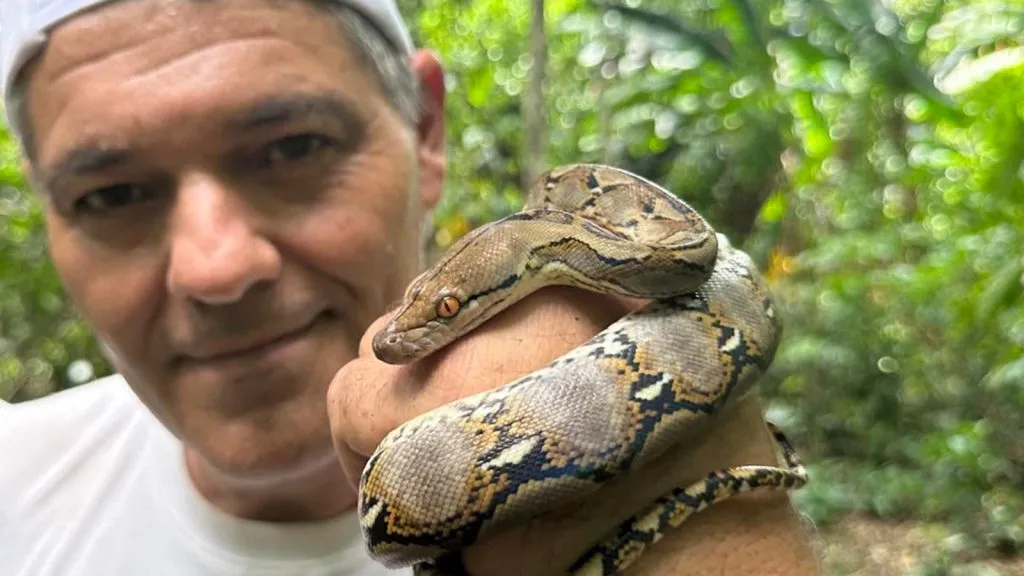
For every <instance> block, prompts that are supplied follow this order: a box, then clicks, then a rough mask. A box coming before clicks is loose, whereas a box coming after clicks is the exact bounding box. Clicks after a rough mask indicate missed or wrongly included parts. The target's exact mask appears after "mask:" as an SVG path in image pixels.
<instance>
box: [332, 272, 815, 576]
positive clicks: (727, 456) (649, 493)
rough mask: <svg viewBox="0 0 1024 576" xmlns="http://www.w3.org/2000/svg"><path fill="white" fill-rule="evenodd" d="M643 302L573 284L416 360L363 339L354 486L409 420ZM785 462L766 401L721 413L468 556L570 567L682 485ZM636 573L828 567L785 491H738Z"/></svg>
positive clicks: (350, 464) (351, 371) (346, 406)
mask: <svg viewBox="0 0 1024 576" xmlns="http://www.w3.org/2000/svg"><path fill="white" fill-rule="evenodd" d="M638 304H639V303H638V302H635V301H627V300H623V299H617V298H610V297H607V296H601V295H597V294H593V293H590V292H583V291H580V290H576V289H568V288H549V289H545V290H542V291H540V292H538V293H537V294H534V295H533V296H530V297H528V298H527V299H525V300H524V301H523V302H521V303H520V304H518V305H516V306H513V307H512V308H511V309H509V310H507V311H506V312H504V313H502V314H501V315H499V316H498V317H496V318H494V319H493V320H492V321H490V322H488V323H487V324H485V325H484V326H482V327H481V328H479V329H477V330H475V331H473V332H472V333H470V334H468V335H467V336H466V337H464V338H462V339H461V340H459V341H457V342H456V343H454V344H452V345H451V346H449V347H448V348H446V349H445V350H443V351H441V352H439V353H438V354H435V355H434V356H431V357H429V358H427V359H425V360H424V361H421V362H418V363H415V364H412V365H410V366H391V365H387V364H384V363H382V362H379V361H378V360H377V359H376V358H375V357H374V356H373V352H372V350H371V349H370V341H371V340H372V337H373V334H374V333H375V332H376V331H377V330H379V329H380V327H381V326H383V325H384V323H385V321H386V318H380V319H378V321H377V322H375V323H374V324H373V325H372V326H371V327H370V329H369V330H367V332H366V334H365V335H364V337H363V341H362V342H361V344H360V356H359V358H357V359H356V360H354V361H353V362H351V363H349V364H348V365H346V366H345V367H344V368H343V369H342V370H341V371H339V373H338V375H337V377H336V378H335V379H334V382H333V383H332V385H331V390H330V398H329V410H330V416H331V421H332V427H333V432H334V438H335V444H336V446H337V448H338V452H339V457H340V458H341V461H342V464H343V466H344V468H345V471H346V474H347V476H348V477H349V479H350V480H351V481H352V482H353V484H354V485H357V484H358V480H359V474H360V472H361V471H362V468H363V466H364V465H365V463H366V459H367V457H368V455H369V454H371V453H372V452H373V450H374V449H375V448H376V447H377V445H378V444H379V443H380V441H381V440H382V439H383V438H384V436H385V435H386V434H387V433H389V432H390V431H391V430H393V429H394V428H396V427H398V426H399V425H400V424H402V423H403V422H405V421H407V420H409V419H411V418H414V417H416V416H418V415H420V414H422V413H424V412H427V411H429V410H431V409H433V408H436V407H438V406H441V405H443V404H446V403H448V402H451V401H453V400H456V399H459V398H463V397H466V396H470V395H472V394H475V393H477V392H480V391H483V390H487V389H491V388H496V387H499V386H501V385H503V384H505V383H507V382H509V381H511V380H514V379H515V378H517V377H519V376H522V375H523V374H526V373H528V372H531V371H533V370H535V369H537V368H540V367H542V366H544V365H545V364H547V363H548V362H550V361H551V360H553V359H554V358H556V357H558V356H560V355H561V354H564V353H565V352H567V351H569V350H571V349H572V348H574V347H576V346H578V345H580V344H582V343H583V342H585V341H586V340H588V339H589V338H590V337H592V336H593V335H594V334H596V333H597V332H599V331H600V330H602V329H604V328H605V327H606V326H608V325H609V324H611V323H612V322H614V321H615V320H617V319H619V318H620V317H622V316H623V315H624V314H626V313H627V312H629V311H630V310H631V309H632V308H634V307H636V306H637V305H638ZM743 464H770V465H775V464H777V461H776V458H775V454H774V452H773V447H772V444H771V441H770V439H769V436H768V434H767V431H766V430H765V427H764V424H763V420H762V419H761V413H760V407H759V406H758V403H757V402H756V399H754V398H751V399H750V400H748V401H745V402H743V403H741V404H739V405H737V406H734V407H733V408H732V409H731V410H730V411H729V412H727V413H725V414H723V417H721V418H718V419H717V420H716V421H715V423H713V424H712V425H711V426H710V427H709V428H708V429H707V430H706V434H704V435H702V436H701V437H700V438H697V439H695V442H694V443H693V444H690V445H685V446H681V447H680V448H679V449H676V450H673V451H672V452H671V453H669V454H666V455H665V456H664V457H662V458H660V459H658V460H657V461H655V462H654V463H653V464H651V465H649V466H647V467H645V468H644V469H642V470H639V471H635V472H633V473H631V474H629V475H627V476H624V477H623V478H620V479H618V480H616V481H615V482H613V483H612V484H611V485H609V486H608V487H607V488H605V489H602V490H600V491H598V492H597V493H596V494H594V495H593V496H590V497H588V498H586V499H585V500H584V501H583V502H582V503H577V504H576V505H574V506H572V507H570V508H569V509H566V510H560V511H557V512H555V513H552V514H549V515H545V516H543V517H541V518H539V519H537V520H535V521H533V522H531V523H529V524H528V525H524V526H523V527H522V528H520V529H515V530H511V531H509V532H508V533H506V534H502V535H499V536H498V537H496V538H494V539H492V540H490V541H488V542H484V543H481V544H479V545H477V546H474V547H472V548H470V549H469V550H467V551H465V554H464V558H465V562H466V566H467V568H468V569H469V571H470V572H471V573H472V574H481V575H482V574H530V575H543V574H564V573H565V569H566V568H567V567H568V565H569V564H570V563H571V562H572V561H574V560H575V559H576V558H577V557H578V556H579V555H580V554H582V553H583V552H584V551H585V550H586V549H587V548H589V547H590V546H591V545H593V544H595V543H596V542H598V541H600V540H601V539H602V538H603V537H604V536H606V535H607V533H608V532H609V531H610V530H612V529H614V528H615V526H616V525H617V524H618V523H619V522H621V521H622V520H624V519H626V518H628V517H629V516H630V515H632V514H635V513H636V512H638V511H640V510H641V509H642V508H644V507H645V506H646V505H647V504H649V503H650V502H651V501H653V500H654V499H656V498H657V497H658V496H660V495H662V494H664V493H666V492H668V491H669V490H671V489H672V488H674V487H676V486H679V485H685V484H689V483H691V482H693V481H696V480H699V479H700V478H702V477H703V476H705V475H706V474H707V473H708V472H710V471H712V470H714V469H718V468H722V467H726V466H732V465H743ZM634 566H635V569H633V570H631V571H630V573H635V574H675V575H683V574H687V575H689V574H731V573H738V572H739V571H741V570H743V569H753V570H754V572H756V573H757V574H760V575H775V574H778V575H781V574H787V575H794V574H796V575H803V574H807V575H812V574H817V568H816V566H815V564H814V561H813V558H812V556H811V554H810V551H809V549H808V547H807V545H806V540H805V538H804V535H803V533H802V532H801V529H800V524H799V520H798V519H797V518H796V516H795V515H794V513H793V511H792V509H791V508H790V506H789V502H788V499H787V498H786V497H785V496H784V495H772V494H768V495H761V494H749V495H744V496H736V497H734V498H733V499H730V500H729V501H726V502H724V503H722V504H718V505H716V506H714V507H712V508H711V509H709V510H708V511H705V512H702V513H700V514H698V515H697V516H694V517H693V518H691V519H690V520H688V521H687V522H686V523H685V524H684V525H683V526H682V527H680V528H679V529H677V530H671V531H670V532H669V534H667V535H666V537H665V539H664V540H662V541H661V542H659V543H658V544H657V545H655V546H654V547H652V548H651V549H650V550H649V551H648V552H647V553H645V554H644V555H643V556H641V558H640V560H639V561H638V562H637V563H636V564H635V565H634Z"/></svg>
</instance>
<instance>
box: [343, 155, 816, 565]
mask: <svg viewBox="0 0 1024 576" xmlns="http://www.w3.org/2000/svg"><path fill="white" fill-rule="evenodd" d="M553 285H562V286H575V287H579V288H583V289H585V290H590V291H594V292H598V293H603V294H612V295H619V296H625V297H631V298H638V299H642V300H644V304H643V305H642V306H641V307H639V308H637V309H635V310H632V311H631V312H629V313H628V314H626V315H625V316H623V317H621V318H620V319H618V320H617V321H615V322H613V323H612V324H610V325H609V326H607V327H606V328H605V329H604V330H602V331H600V332H599V333H597V334H596V335H594V336H593V337H592V338H591V339H590V340H588V341H586V342H584V343H583V344H582V345H580V346H577V347H576V348H574V349H572V350H570V351H568V352H566V353H564V354H563V355H561V356H559V357H557V358H555V359H554V360H552V361H551V362H550V363H548V364H547V365H545V366H543V367H542V368H540V369H538V370H536V371H534V372H531V373H529V374H526V375H523V376H521V377H519V378H517V379H514V380H512V381H511V382H509V383H507V384H504V385H502V386H499V387H497V388H494V389H491V390H487V391H484V392H480V393H477V394H474V395H471V396H468V397H465V398H461V399H458V400H456V401H454V402H451V403H449V404H446V405H443V406H440V407H438V408H435V409H432V410H429V411H427V412H425V413H423V414H421V415H419V416H417V417H414V418H412V419H411V420H409V421H407V422H405V423H403V424H402V425H400V426H398V427H397V428H395V429H394V430H393V431H391V432H390V433H389V434H387V435H386V436H385V437H384V439H383V440H382V441H381V442H380V444H379V445H378V446H377V447H376V449H375V450H374V451H373V453H372V454H371V455H370V456H369V458H368V460H367V462H366V464H365V466H364V468H363V470H362V473H361V476H360V481H359V492H358V503H357V510H358V515H359V521H360V526H361V530H362V535H363V538H364V542H365V543H366V544H365V545H366V547H367V550H368V552H369V554H370V555H371V557H373V558H374V559H375V560H376V561H377V562H379V563H381V564H384V565H385V566H388V567H391V568H397V567H402V566H410V565H411V566H413V571H414V573H415V574H416V575H418V576H427V575H456V574H465V573H466V572H465V569H464V567H463V566H462V565H461V560H460V554H459V552H460V550H463V549H465V548H466V547H468V546H470V545H472V544H474V543H477V542H480V541H482V540H485V539H486V538H488V537H490V536H492V535H494V534H497V533H500V532H501V531H503V530H506V529H508V528H509V527H513V526H517V525H521V524H522V523H523V522H525V521H527V520H529V519H531V518H535V517H537V516H538V515H539V514H543V513H545V512H548V511H550V510H554V509H558V508H562V507H564V506H567V505H568V504H569V503H571V502H578V501H580V499H582V498H584V497H588V496H592V495H594V494H595V493H596V492H597V491H598V490H599V489H600V488H601V487H602V486H604V485H605V484H607V483H608V482H609V481H610V480H612V479H614V478H617V477H620V476H621V475H623V474H625V473H626V472H628V471H630V470H634V469H637V468H640V467H642V466H644V465H645V464H647V463H650V462H651V461H652V460H653V459H655V458H657V457H659V456H661V455H663V454H665V452H666V450H668V449H669V448H670V447H673V446H678V445H680V443H683V442H685V441H687V440H688V439H692V438H693V437H694V436H693V435H694V433H695V431H696V430H697V429H698V428H699V427H700V426H701V425H702V424H705V423H707V422H708V421H710V420H711V419H712V418H714V417H715V416H716V415H717V414H719V413H721V412H722V411H723V409H724V408H725V407H726V406H727V405H729V404H730V403H735V402H736V401H737V399H739V398H742V397H744V396H745V395H747V394H748V393H749V392H750V391H751V390H752V389H753V388H754V386H755V384H756V383H757V382H758V381H759V380H760V379H761V378H762V376H763V375H764V373H765V372H766V370H767V369H768V367H769V365H770V364H771V362H772V359H773V357H774V355H775V352H776V350H777V347H778V345H779V341H780V337H781V330H782V324H781V321H780V319H779V314H778V310H777V307H776V304H775V302H774V300H773V298H772V295H771V293H770V291H769V289H768V286H767V283H766V281H765V279H764V278H763V277H762V276H761V275H760V273H759V272H758V270H757V267H756V265H755V264H754V262H753V260H752V258H751V257H750V256H749V255H748V254H747V253H745V252H743V251H742V250H740V249H738V248H736V247H734V246H732V244H731V243H730V241H729V239H728V237H727V236H726V235H724V234H721V233H719V232H717V231H716V230H715V229H714V228H713V227H712V226H711V225H710V224H709V223H708V221H707V220H706V219H705V218H703V217H702V216H701V215H700V214H699V213H698V212H697V211H696V210H695V209H694V208H692V207H691V206H690V205H689V204H688V203H687V202H685V201H684V200H682V199H681V198H679V197H677V196H676V195H675V194H673V193H671V192H669V191H668V190H667V189H665V188H663V187H662V186H659V185H658V184H656V183H654V182H652V181H650V180H648V179H646V178H643V177H641V176H640V175H638V174H635V173H632V172H629V171H627V170H625V169H622V168H618V167H614V166H609V165H602V164H568V165H563V166H557V167H554V168H551V169H549V170H548V171H546V172H544V173H543V174H541V176H540V177H539V178H538V179H536V181H535V183H534V184H533V185H532V186H531V187H530V188H529V189H528V190H527V194H526V195H525V198H524V202H523V205H522V208H521V209H520V210H519V211H517V212H514V213H512V214H510V215H508V216H506V217H503V218H500V219H497V220H494V221H493V222H490V223H487V224H484V225H482V226H479V227H477V228H475V229H474V230H472V231H471V232H469V233H467V234H466V235H464V236H463V237H462V238H460V239H459V240H458V241H457V242H455V243H454V244H453V245H452V246H451V247H450V248H449V249H448V250H447V251H446V252H445V253H444V254H443V255H442V256H441V258H440V259H439V260H438V261H437V262H436V263H435V264H434V265H433V266H431V267H429V268H428V269H427V270H425V271H423V272H422V273H420V274H419V275H418V276H417V277H415V278H414V279H413V281H412V282H411V283H410V284H409V285H408V287H407V289H406V290H405V293H404V296H403V298H402V300H401V301H400V303H399V305H398V306H397V308H395V310H394V313H393V315H392V316H391V317H390V318H389V320H388V321H387V322H386V324H384V326H383V327H382V328H381V329H380V330H379V331H378V332H377V333H376V334H374V336H373V339H372V349H373V352H374V354H375V355H376V357H377V358H378V359H379V360H381V361H382V362H386V363H390V364H409V363H412V362H416V361H418V360H421V359H423V358H425V357H427V356H429V355H430V354H433V353H435V352H436V351H438V350H440V349H442V348H444V347H445V346H447V345H449V344H451V343H452V342H454V341H456V340H457V339H459V338H461V337H462V336H464V335H465V334H467V333H469V332H470V331H472V330H474V329H475V328H477V327H479V326H480V325H482V324H483V323H485V322H487V321H488V320H489V319H491V318H493V317H494V316H495V315H497V314H498V313H500V312H501V311H503V310H505V309H507V308H508V307H510V306H512V305H513V304H515V303H516V302H518V301H520V300H522V299H523V298H524V297H525V296H527V295H528V294H531V293H533V292H535V291H536V290H538V289H540V288H542V287H545V286H553ZM511 353H514V351H511ZM766 424H767V427H768V429H769V431H770V432H771V436H772V438H773V439H774V440H775V445H776V446H777V447H778V448H779V449H780V451H781V454H782V460H783V461H784V463H785V466H784V467H783V466H736V467H732V468H726V469H722V470H714V471H711V472H709V473H708V474H707V476H705V477H704V478H703V479H701V480H700V481H697V482H695V483H693V484H691V485H688V486H681V487H679V488H677V489H675V490H672V491H671V492H670V493H668V494H665V495H663V496H662V497H660V498H658V499H656V500H655V501H653V502H651V503H650V504H649V506H648V507H647V508H646V509H644V510H641V511H639V512H638V513H636V514H635V515H634V516H632V517H630V518H628V519H626V520H625V521H623V522H621V523H620V524H619V525H618V526H617V527H616V529H615V530H614V531H613V532H611V533H609V534H608V535H607V536H606V537H605V538H604V539H603V540H601V541H599V542H596V543H594V544H593V546H592V547H591V548H590V549H589V550H588V551H586V553H584V554H583V555H582V556H580V557H579V558H578V559H577V560H576V561H575V563H573V564H572V566H571V567H570V569H569V573H571V574H574V575H578V576H608V575H611V574H620V573H622V572H623V571H624V570H625V569H626V568H627V567H628V566H630V565H631V564H632V563H633V562H634V561H635V560H636V558H637V557H638V556H639V555H640V554H641V553H642V552H643V551H645V550H646V549H648V548H649V547H650V546H652V545H653V544H654V543H656V542H657V541H658V540H659V539H660V538H661V537H662V536H663V535H664V534H665V533H666V532H667V531H668V530H670V529H671V528H673V527H675V526H678V525H679V524H681V523H682V522H683V521H685V520H686V519H687V518H688V517H689V516H691V515H692V514H693V513H696V512H699V511H701V510H703V509H705V508H707V507H708V506H711V505H713V504H714V503H716V502H719V501H721V500H724V499H726V498H728V497H730V496H732V495H734V494H739V493H741V492H746V491H750V490H755V489H774V490H786V489H795V488H799V487H802V486H803V485H804V484H805V483H806V482H807V474H806V470H805V469H804V467H803V464H802V462H801V461H800V458H799V457H798V456H797V455H796V452H795V450H794V449H793V447H792V445H791V444H790V443H789V441H788V440H787V439H786V437H785V435H784V434H783V433H782V432H781V430H779V428H778V427H777V426H776V425H774V424H773V423H771V422H766Z"/></svg>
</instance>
